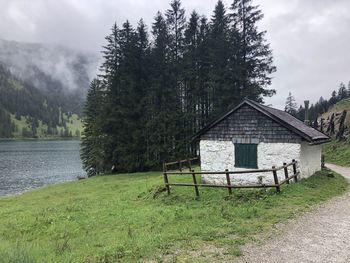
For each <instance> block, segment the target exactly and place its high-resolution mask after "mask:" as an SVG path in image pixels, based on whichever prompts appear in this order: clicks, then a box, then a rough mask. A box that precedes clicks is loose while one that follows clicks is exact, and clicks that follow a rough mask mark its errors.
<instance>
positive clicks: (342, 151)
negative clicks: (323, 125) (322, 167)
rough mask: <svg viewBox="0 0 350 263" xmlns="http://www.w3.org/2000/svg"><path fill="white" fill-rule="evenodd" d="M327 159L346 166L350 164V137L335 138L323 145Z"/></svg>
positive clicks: (329, 161)
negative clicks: (345, 138) (343, 138)
mask: <svg viewBox="0 0 350 263" xmlns="http://www.w3.org/2000/svg"><path fill="white" fill-rule="evenodd" d="M322 153H323V154H324V156H325V161H326V162H328V163H334V164H339V165H344V166H350V139H347V140H342V141H339V140H333V141H331V142H329V143H326V144H324V145H323V146H322Z"/></svg>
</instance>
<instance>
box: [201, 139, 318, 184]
mask: <svg viewBox="0 0 350 263" xmlns="http://www.w3.org/2000/svg"><path fill="white" fill-rule="evenodd" d="M305 147H306V146H305ZM257 150H258V169H266V168H271V167H272V166H273V165H274V166H281V165H282V164H283V162H287V163H289V162H291V161H292V159H295V160H300V158H301V151H302V145H300V144H298V143H259V144H258V149H257ZM200 153H201V169H202V171H213V172H215V171H224V170H225V169H228V170H230V171H237V170H246V169H244V168H236V167H235V166H234V165H235V164H234V162H235V156H234V154H235V150H234V144H233V142H232V141H213V140H201V141H200ZM309 159H310V160H311V159H312V158H309ZM312 160H313V159H312ZM289 170H290V173H291V172H292V167H290V169H289ZM277 174H278V177H279V179H280V180H283V179H284V172H283V170H281V171H278V173H277ZM258 177H262V183H265V184H267V183H273V182H274V181H273V175H272V172H271V173H269V172H268V173H261V174H240V175H231V181H232V183H235V184H256V183H258V181H259V179H258ZM202 179H203V181H204V182H207V183H215V184H226V177H225V175H203V177H202Z"/></svg>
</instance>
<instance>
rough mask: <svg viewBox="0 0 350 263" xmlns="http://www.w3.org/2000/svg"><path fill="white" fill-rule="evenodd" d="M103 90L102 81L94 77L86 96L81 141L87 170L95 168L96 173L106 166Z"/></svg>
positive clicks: (82, 157) (82, 155)
mask: <svg viewBox="0 0 350 263" xmlns="http://www.w3.org/2000/svg"><path fill="white" fill-rule="evenodd" d="M103 100H104V98H103V91H102V86H101V82H100V81H99V80H97V79H94V80H93V81H92V82H91V84H90V88H89V91H88V94H87V98H86V104H85V109H84V119H83V123H84V132H83V136H82V141H81V152H80V153H81V160H82V162H83V168H84V169H85V170H86V171H89V170H90V169H93V170H94V171H95V172H96V173H99V172H103V171H104V170H105V167H104V161H105V156H104V147H103V146H104V145H103V141H104V134H103V131H102V125H101V121H102V118H103V116H102V113H103V111H102V107H103Z"/></svg>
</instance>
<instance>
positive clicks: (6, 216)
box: [0, 170, 347, 262]
mask: <svg viewBox="0 0 350 263" xmlns="http://www.w3.org/2000/svg"><path fill="white" fill-rule="evenodd" d="M327 175H329V171H327V170H324V171H323V172H319V173H317V174H316V175H314V176H313V177H311V178H309V179H307V180H303V181H301V182H300V183H297V184H291V185H286V186H283V187H282V192H281V193H280V194H276V193H275V192H274V190H269V191H265V190H245V191H236V190H235V191H234V195H233V196H230V197H228V196H227V191H225V190H224V189H209V188H205V189H201V196H200V197H199V198H198V199H197V198H195V196H194V190H193V188H183V187H178V188H174V189H173V190H172V194H171V195H170V196H167V195H166V194H165V193H164V192H161V193H160V194H159V195H158V194H156V193H157V189H159V188H160V187H162V175H161V173H160V172H149V173H135V174H124V175H114V176H99V177H93V178H89V179H87V180H81V181H76V182H69V183H64V184H58V185H51V186H47V187H44V188H41V189H38V190H34V191H32V192H28V193H25V194H23V195H19V196H13V197H3V198H0V261H1V260H2V261H1V262H119V261H123V262H141V261H142V262H144V261H152V262H162V261H163V260H164V259H167V260H168V262H210V261H213V260H214V259H215V260H219V261H220V260H222V259H223V258H231V257H235V256H239V255H240V254H241V252H240V246H241V245H243V244H244V243H246V242H248V241H251V240H253V239H254V236H255V235H256V234H259V233H261V232H262V231H264V230H268V229H270V228H271V226H272V225H273V224H276V223H279V222H285V221H286V220H288V219H289V218H292V217H293V216H295V215H296V214H298V213H300V212H302V211H305V210H306V209H307V208H308V207H309V206H311V205H313V204H316V203H319V202H321V201H324V200H327V199H329V198H331V197H333V196H336V195H340V194H341V193H343V192H344V191H345V190H346V188H347V183H346V181H345V180H344V179H343V177H341V176H339V175H336V174H335V176H327ZM177 180H179V178H177ZM181 180H187V179H181Z"/></svg>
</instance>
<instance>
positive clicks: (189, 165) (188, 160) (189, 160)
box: [187, 158, 192, 171]
mask: <svg viewBox="0 0 350 263" xmlns="http://www.w3.org/2000/svg"><path fill="white" fill-rule="evenodd" d="M187 162H188V169H189V170H190V171H191V170H192V167H191V159H190V158H187Z"/></svg>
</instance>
